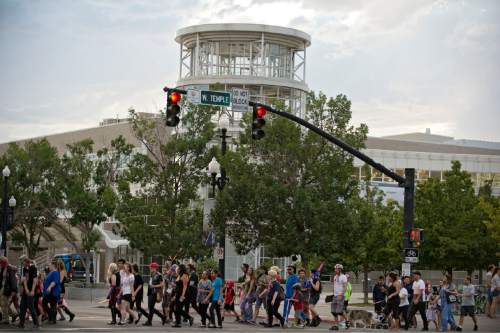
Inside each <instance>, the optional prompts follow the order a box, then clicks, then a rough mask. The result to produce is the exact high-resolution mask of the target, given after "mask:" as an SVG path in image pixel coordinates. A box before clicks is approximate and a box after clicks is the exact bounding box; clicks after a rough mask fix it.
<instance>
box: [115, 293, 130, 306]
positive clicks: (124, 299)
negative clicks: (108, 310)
mask: <svg viewBox="0 0 500 333" xmlns="http://www.w3.org/2000/svg"><path fill="white" fill-rule="evenodd" d="M121 301H127V302H129V303H132V294H126V295H122V297H121V300H120V303H121ZM120 303H118V304H120Z"/></svg>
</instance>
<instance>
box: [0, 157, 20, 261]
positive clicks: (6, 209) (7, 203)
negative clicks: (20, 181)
mask: <svg viewBox="0 0 500 333" xmlns="http://www.w3.org/2000/svg"><path fill="white" fill-rule="evenodd" d="M2 176H3V197H2V198H3V200H2V240H1V242H0V243H1V245H0V255H2V256H7V226H8V224H9V215H10V216H11V220H12V221H14V207H16V203H17V202H16V198H14V197H13V196H11V197H10V199H9V200H7V198H8V197H9V182H8V181H9V177H10V169H9V167H8V166H5V168H3V170H2Z"/></svg>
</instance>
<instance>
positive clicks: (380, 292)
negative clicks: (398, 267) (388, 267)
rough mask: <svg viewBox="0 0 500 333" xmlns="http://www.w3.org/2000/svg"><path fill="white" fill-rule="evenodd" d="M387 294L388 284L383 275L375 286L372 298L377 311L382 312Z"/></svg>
mask: <svg viewBox="0 0 500 333" xmlns="http://www.w3.org/2000/svg"><path fill="white" fill-rule="evenodd" d="M386 296H387V285H386V284H385V277H384V276H383V275H381V276H379V277H378V281H377V284H376V285H375V286H374V287H373V293H372V299H373V305H374V306H375V313H377V314H381V313H382V310H383V309H384V308H385V297H386Z"/></svg>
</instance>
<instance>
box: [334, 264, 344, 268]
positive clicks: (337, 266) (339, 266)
mask: <svg viewBox="0 0 500 333" xmlns="http://www.w3.org/2000/svg"><path fill="white" fill-rule="evenodd" d="M337 268H339V269H344V266H342V264H337V265H335V269H337Z"/></svg>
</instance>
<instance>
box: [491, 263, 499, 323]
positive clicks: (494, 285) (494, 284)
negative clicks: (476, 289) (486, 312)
mask: <svg viewBox="0 0 500 333" xmlns="http://www.w3.org/2000/svg"><path fill="white" fill-rule="evenodd" d="M490 290H491V296H492V299H491V306H490V318H492V319H494V318H496V314H497V305H498V303H500V268H499V267H495V270H494V271H493V277H492V278H491V289H490Z"/></svg>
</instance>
